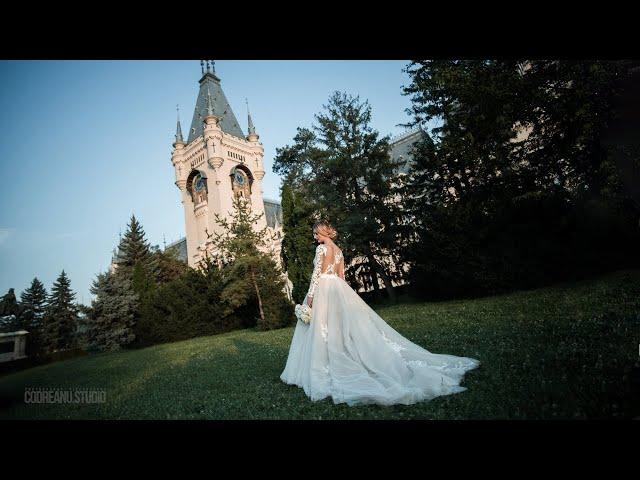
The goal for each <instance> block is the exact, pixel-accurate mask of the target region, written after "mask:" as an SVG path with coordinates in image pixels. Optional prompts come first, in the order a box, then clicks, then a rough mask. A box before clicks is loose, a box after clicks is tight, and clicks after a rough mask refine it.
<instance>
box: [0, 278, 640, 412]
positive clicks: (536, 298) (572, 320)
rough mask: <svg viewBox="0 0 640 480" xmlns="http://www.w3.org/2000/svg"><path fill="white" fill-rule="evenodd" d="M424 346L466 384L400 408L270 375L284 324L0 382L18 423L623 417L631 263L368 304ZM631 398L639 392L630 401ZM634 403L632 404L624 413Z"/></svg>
mask: <svg viewBox="0 0 640 480" xmlns="http://www.w3.org/2000/svg"><path fill="white" fill-rule="evenodd" d="M378 312H379V313H380V315H381V316H382V317H384V318H385V319H386V320H387V321H388V322H389V323H390V324H391V325H392V326H393V327H394V328H396V329H397V330H398V331H399V332H400V333H402V334H403V335H405V336H406V337H407V338H409V339H411V340H412V341H414V342H416V343H418V344H420V345H422V346H424V347H425V348H427V349H428V350H431V351H433V352H442V353H450V354H455V355H463V356H470V357H474V358H477V359H479V360H480V361H481V362H482V365H481V366H480V368H478V369H477V370H474V371H471V372H470V373H468V374H467V376H466V378H465V380H464V383H463V385H465V386H467V387H468V388H469V390H467V391H466V392H462V393H459V394H455V395H450V396H447V397H438V398H436V399H434V400H432V401H431V402H423V403H420V404H416V405H411V406H401V405H398V406H391V407H381V406H361V407H348V406H346V405H334V404H333V403H332V401H331V400H323V401H321V402H316V403H314V402H311V401H310V400H309V399H308V398H307V397H306V396H305V394H304V392H303V391H302V389H300V388H297V387H294V386H290V385H285V384H283V383H282V382H281V381H280V379H279V376H280V373H281V372H282V369H283V368H284V364H285V360H286V356H287V351H288V347H289V342H290V341H291V336H292V333H293V329H292V328H286V329H282V330H277V331H271V332H258V331H255V330H241V331H236V332H231V333H227V334H224V335H217V336H211V337H201V338H196V339H193V340H187V341H183V342H177V343H172V344H166V345H159V346H155V347H151V348H146V349H143V350H137V351H125V352H120V353H112V354H100V355H95V356H90V357H82V358H76V359H72V360H66V361H62V362H58V363H55V364H50V365H44V366H40V367H36V368H32V369H30V370H25V371H22V372H18V373H14V374H11V375H7V376H5V377H1V378H0V395H2V397H3V400H4V401H3V405H4V406H5V408H4V410H2V411H0V418H2V419H8V418H18V419H26V418H29V419H50V418H53V419H514V418H522V419H525V418H526V419H536V418H537V419H540V418H545V419H560V418H612V417H620V418H629V417H636V416H638V415H639V414H640V412H638V411H637V407H636V406H635V405H634V399H633V398H632V385H631V378H630V377H631V375H630V373H631V368H632V367H633V364H634V363H635V362H636V360H637V359H638V342H639V341H640V270H623V271H618V272H614V273H611V274H608V275H605V276H603V277H600V278H596V279H591V280H585V281H580V282H574V283H566V284H560V285H555V286H553V287H548V288H543V289H537V290H530V291H521V292H516V293H511V294H506V295H499V296H495V297H486V298H480V299H474V300H461V301H447V302H437V303H404V304H400V305H397V306H391V307H382V308H380V309H379V310H378ZM28 387H44V388H104V389H105V390H106V403H103V404H94V405H88V404H84V405H82V404H67V405H64V404H50V405H45V404H26V403H25V402H24V400H23V399H24V391H25V388H28ZM636 403H637V399H636ZM634 409H635V410H634Z"/></svg>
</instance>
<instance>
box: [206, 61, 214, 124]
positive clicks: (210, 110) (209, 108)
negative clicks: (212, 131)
mask: <svg viewBox="0 0 640 480" xmlns="http://www.w3.org/2000/svg"><path fill="white" fill-rule="evenodd" d="M207 71H208V69H207ZM211 115H213V101H211V92H210V91H209V87H207V116H209V117H210V116H211Z"/></svg>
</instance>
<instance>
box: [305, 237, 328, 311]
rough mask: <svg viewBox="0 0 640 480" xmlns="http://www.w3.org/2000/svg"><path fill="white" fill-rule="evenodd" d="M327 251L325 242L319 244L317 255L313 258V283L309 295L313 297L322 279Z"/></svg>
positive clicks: (310, 285)
mask: <svg viewBox="0 0 640 480" xmlns="http://www.w3.org/2000/svg"><path fill="white" fill-rule="evenodd" d="M326 253H327V247H326V245H324V244H322V243H321V244H319V245H318V246H317V247H316V256H315V257H314V258H313V272H312V273H311V283H310V284H309V291H308V292H307V297H309V298H310V299H313V293H314V291H315V289H316V286H317V285H318V280H319V279H320V273H321V272H322V261H323V260H324V256H325V255H326Z"/></svg>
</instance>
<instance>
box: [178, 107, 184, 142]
mask: <svg viewBox="0 0 640 480" xmlns="http://www.w3.org/2000/svg"><path fill="white" fill-rule="evenodd" d="M176 110H177V112H178V125H177V127H176V143H177V142H184V140H183V139H182V127H181V126H180V106H179V105H176Z"/></svg>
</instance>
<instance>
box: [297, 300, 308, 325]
mask: <svg viewBox="0 0 640 480" xmlns="http://www.w3.org/2000/svg"><path fill="white" fill-rule="evenodd" d="M295 312H296V317H297V318H298V320H300V321H301V322H302V323H305V324H307V325H309V323H310V322H311V307H309V305H307V304H306V303H303V304H302V305H300V304H297V305H296V306H295Z"/></svg>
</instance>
